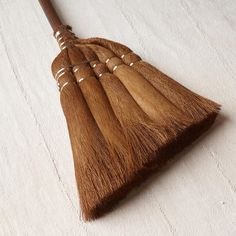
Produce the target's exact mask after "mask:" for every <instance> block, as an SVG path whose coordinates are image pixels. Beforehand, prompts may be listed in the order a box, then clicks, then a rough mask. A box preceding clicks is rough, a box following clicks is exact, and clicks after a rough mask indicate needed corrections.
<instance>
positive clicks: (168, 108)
mask: <svg viewBox="0 0 236 236" xmlns="http://www.w3.org/2000/svg"><path fill="white" fill-rule="evenodd" d="M89 47H90V48H91V49H92V50H93V51H94V52H95V53H96V54H97V55H98V57H99V59H100V60H101V62H103V63H104V62H106V60H107V58H111V59H110V60H109V62H108V63H107V66H108V68H109V70H111V71H113V74H114V75H116V76H117V78H119V80H120V81H121V82H122V83H123V85H124V86H125V87H126V88H127V90H128V91H129V93H130V94H131V96H132V97H133V98H134V100H135V101H136V102H137V103H138V105H139V106H140V107H141V108H142V110H143V111H144V112H145V113H146V114H147V115H148V116H149V117H150V118H151V119H152V120H153V121H155V123H156V124H158V126H160V127H163V129H162V130H163V131H164V134H163V136H167V137H168V138H169V140H172V139H173V138H175V137H177V135H179V134H180V133H181V132H184V131H185V130H186V128H188V127H189V126H190V125H191V122H190V120H189V119H188V117H186V116H185V115H184V114H183V113H182V112H181V111H180V110H179V109H178V108H176V107H175V105H174V104H172V103H171V102H170V101H169V100H168V99H167V98H166V97H165V96H163V95H162V94H161V93H160V92H159V91H158V90H157V89H155V88H154V87H153V86H152V85H151V84H150V83H149V82H148V81H147V80H146V79H145V78H144V77H143V76H142V75H141V74H139V73H138V72H136V71H135V70H133V69H132V67H131V66H127V65H125V64H124V63H122V61H121V60H120V59H119V58H118V57H116V56H115V55H114V54H113V53H112V52H111V51H110V50H108V49H106V48H103V47H101V46H98V45H92V44H90V45H89ZM114 68H116V69H115V70H114ZM160 132H161V131H160Z"/></svg>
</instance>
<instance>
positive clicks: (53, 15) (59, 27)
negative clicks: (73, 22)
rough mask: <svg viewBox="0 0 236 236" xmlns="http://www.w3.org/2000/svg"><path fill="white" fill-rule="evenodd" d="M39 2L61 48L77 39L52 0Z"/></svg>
mask: <svg viewBox="0 0 236 236" xmlns="http://www.w3.org/2000/svg"><path fill="white" fill-rule="evenodd" d="M39 3H40V5H41V7H42V9H43V11H44V13H45V15H46V17H47V19H48V21H49V23H50V25H51V27H52V29H53V31H54V36H55V38H56V39H57V41H58V44H59V46H60V48H61V49H63V48H65V47H66V44H67V46H68V44H69V43H70V42H72V41H73V40H75V39H77V37H76V36H75V34H74V33H73V32H72V31H71V30H72V29H71V27H70V26H68V25H64V24H63V23H62V21H61V19H60V18H59V16H58V14H57V12H56V10H55V8H54V7H53V5H52V3H51V1H50V0H39Z"/></svg>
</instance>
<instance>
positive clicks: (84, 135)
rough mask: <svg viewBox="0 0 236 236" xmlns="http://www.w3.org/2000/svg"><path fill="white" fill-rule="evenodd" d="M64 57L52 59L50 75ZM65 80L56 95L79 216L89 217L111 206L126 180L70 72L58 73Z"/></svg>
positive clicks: (63, 62)
mask: <svg viewBox="0 0 236 236" xmlns="http://www.w3.org/2000/svg"><path fill="white" fill-rule="evenodd" d="M68 61H69V57H68V54H67V50H64V51H62V52H61V53H60V54H59V56H58V57H57V58H56V59H55V60H54V62H53V65H52V70H53V73H54V75H55V73H56V72H57V71H59V70H60V68H61V67H67V66H68V65H69V64H68V63H67V62H68ZM67 64H68V65H67ZM67 82H68V84H67V85H66V86H65V87H64V88H63V89H62V90H61V96H60V99H61V105H62V108H63V111H64V114H65V117H66V121H67V125H68V130H69V135H70V140H71V146H72V151H73V158H74V167H75V175H76V180H77V185H78V190H79V195H80V203H81V208H82V213H83V218H84V219H85V220H90V219H94V218H95V217H96V215H100V214H102V213H103V211H104V210H103V206H106V208H107V207H108V206H110V205H111V206H112V205H113V204H112V201H113V199H114V200H115V199H116V196H119V195H121V194H123V195H124V194H125V193H126V192H125V189H126V185H127V184H130V182H129V180H128V177H127V176H128V173H127V172H126V171H125V168H124V166H125V164H124V160H121V158H118V155H117V154H116V155H115V154H114V153H113V152H111V151H110V148H111V147H110V146H109V145H108V144H107V142H106V141H105V139H104V137H103V135H102V133H101V131H100V129H99V127H98V126H97V124H96V121H95V120H94V118H93V116H92V114H91V112H90V110H89V108H88V105H87V103H86V101H85V99H84V96H83V94H82V92H81V90H80V88H79V87H78V85H77V83H76V80H75V77H74V76H73V75H72V73H70V72H66V73H65V74H64V75H62V76H61V77H60V80H59V83H60V86H61V88H62V86H63V85H64V84H65V83H67ZM98 209H99V210H98Z"/></svg>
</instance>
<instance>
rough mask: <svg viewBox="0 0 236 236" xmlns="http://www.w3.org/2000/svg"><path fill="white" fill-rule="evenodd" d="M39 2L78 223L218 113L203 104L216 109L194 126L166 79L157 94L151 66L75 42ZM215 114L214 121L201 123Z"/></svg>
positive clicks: (101, 45) (113, 46)
mask: <svg viewBox="0 0 236 236" xmlns="http://www.w3.org/2000/svg"><path fill="white" fill-rule="evenodd" d="M39 2H40V4H41V6H42V8H43V9H44V11H45V14H46V15H47V18H48V20H49V22H50V24H51V26H52V28H53V31H54V35H55V37H56V39H57V41H58V43H59V46H60V48H61V52H60V53H59V55H58V56H57V57H56V59H55V60H54V61H53V63H52V72H53V75H54V78H55V79H56V81H57V83H58V86H59V90H60V99H61V104H62V108H63V111H64V114H65V117H66V120H67V125H68V130H69V135H70V140H71V146H72V151H73V158H74V167H75V175H76V180H77V185H78V190H79V195H80V204H81V208H82V213H83V218H84V219H85V220H90V219H94V218H96V217H98V216H100V215H102V214H103V213H105V212H106V211H107V210H108V209H109V208H111V207H112V206H113V205H114V203H116V202H117V201H118V200H120V199H121V198H122V197H124V196H125V195H126V194H127V192H128V191H129V189H131V187H132V186H134V185H135V184H137V183H138V182H139V181H140V180H141V178H140V177H142V176H143V175H144V174H145V175H146V174H147V173H148V172H150V167H152V166H153V165H154V164H156V165H158V164H160V163H161V162H163V160H165V159H167V158H168V157H170V156H172V155H173V154H174V153H176V152H177V151H179V150H181V149H182V148H183V147H185V146H186V145H187V144H188V143H190V142H192V141H193V140H194V139H196V138H197V137H198V136H199V135H200V134H201V133H202V132H203V131H204V130H206V129H207V128H209V126H210V124H211V123H213V121H214V119H215V116H216V114H217V112H218V109H219V108H218V105H217V104H215V103H213V102H210V101H209V100H206V101H209V104H211V105H212V106H213V105H214V106H215V107H216V108H215V110H214V109H211V107H209V108H207V107H204V109H205V110H204V111H205V113H203V117H201V118H200V119H199V120H198V121H196V120H195V119H194V117H193V116H191V115H189V114H185V111H184V109H182V107H181V106H180V105H179V103H178V102H176V101H175V99H179V98H178V96H175V97H174V98H175V99H173V98H172V97H171V95H170V96H169V97H168V96H167V95H168V94H169V93H170V92H169V90H170V91H171V89H170V88H169V87H168V86H165V83H166V82H165V80H166V78H165V79H161V81H162V83H163V84H164V85H163V86H162V87H161V88H160V89H159V87H158V84H157V85H156V84H155V83H154V82H153V81H155V80H156V74H157V72H156V71H155V70H156V69H155V68H152V67H151V66H149V65H147V64H145V63H143V66H142V69H141V70H139V71H138V69H137V68H136V67H134V65H135V64H137V63H138V62H139V57H138V56H136V55H135V54H133V53H132V52H131V51H130V50H129V49H128V48H127V47H125V46H123V45H121V44H117V43H114V42H112V41H107V40H104V39H98V38H95V39H87V40H79V39H78V38H77V37H76V36H75V35H74V33H72V32H71V27H69V26H65V25H63V24H62V23H61V21H60V19H59V17H58V16H57V14H56V12H55V10H54V9H53V7H52V5H51V3H50V1H48V0H39ZM133 59H135V60H133ZM137 67H138V66H137ZM140 68H141V67H140ZM145 70H147V71H145ZM163 76H164V75H163ZM160 77H162V74H161V76H160ZM98 79H99V80H98ZM167 84H169V82H167ZM174 85H175V86H176V88H177V90H178V94H180V97H181V96H182V97H181V99H183V103H184V102H185V101H184V99H186V98H185V96H186V97H188V98H192V97H191V92H190V91H188V90H187V91H188V93H187V92H185V94H182V93H181V91H182V90H181V89H179V87H180V88H182V87H181V85H178V84H175V83H174ZM177 85H178V86H179V87H178V86H177ZM172 89H174V86H173V88H172ZM184 89H185V88H184ZM184 89H183V90H184ZM162 90H163V91H162ZM164 90H167V91H164ZM184 91H185V90H184ZM192 95H193V99H194V98H195V97H198V98H201V97H199V96H198V95H195V94H193V93H192ZM170 97H171V98H170ZM202 99H203V98H202ZM180 104H181V101H180ZM190 104H191V103H190ZM200 105H201V104H200ZM200 105H199V104H197V103H196V104H194V103H193V105H192V106H193V107H192V108H191V109H192V110H195V108H194V106H196V107H197V108H196V110H197V111H198V108H199V106H200ZM200 110H201V109H200ZM212 111H214V112H215V113H214V114H215V115H214V116H212V118H211V121H208V122H206V120H207V119H208V118H209V117H210V114H211V112H212ZM204 122H205V123H204ZM202 123H204V125H203V124H202ZM203 126H204V128H203Z"/></svg>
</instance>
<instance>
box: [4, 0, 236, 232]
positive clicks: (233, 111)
mask: <svg viewBox="0 0 236 236" xmlns="http://www.w3.org/2000/svg"><path fill="white" fill-rule="evenodd" d="M54 3H55V4H57V6H58V10H59V12H60V13H61V14H62V15H63V17H64V20H65V22H67V23H69V24H71V25H72V26H73V29H74V31H75V32H76V33H78V34H79V35H80V36H81V37H89V36H102V37H106V38H110V39H113V40H117V41H120V42H123V43H125V44H127V45H129V46H130V47H131V48H132V49H133V50H134V51H136V52H138V53H139V54H140V55H141V56H142V57H143V58H144V59H146V60H148V61H150V62H151V63H153V64H154V65H156V66H157V67H158V68H160V69H161V70H163V71H164V72H165V73H167V74H168V75H170V76H172V77H173V78H175V79H176V80H178V81H180V82H181V83H183V84H184V85H186V86H188V87H189V88H191V89H193V90H194V91H196V92H198V93H200V94H202V95H204V96H207V97H209V98H211V99H213V100H216V101H218V102H219V103H221V104H222V105H223V109H222V112H221V115H220V116H219V118H218V120H217V122H216V124H215V125H214V128H212V130H211V131H210V132H208V133H207V134H206V135H205V136H204V137H202V138H201V139H200V140H199V141H198V142H196V143H195V144H194V145H192V146H191V147H190V148H188V149H187V150H186V151H184V152H183V153H181V154H180V158H179V159H178V160H177V161H176V162H175V163H174V164H172V165H171V167H170V168H168V169H167V170H165V171H163V172H162V173H160V174H158V175H156V176H153V177H152V178H151V179H150V180H149V181H148V182H146V183H145V184H144V185H142V186H141V187H140V188H139V189H138V190H136V191H135V192H133V193H132V194H131V195H130V196H129V197H128V198H127V199H126V200H125V201H123V202H122V203H121V204H119V206H118V207H117V208H116V210H114V211H113V212H111V213H110V214H108V215H106V216H105V217H103V218H101V219H99V220H97V221H95V222H91V223H83V222H82V221H81V219H80V208H79V203H78V199H77V194H76V185H75V180H74V173H73V163H72V157H71V151H70V143H69V138H68V134H67V128H66V123H65V120H64V117H63V114H62V110H61V107H60V103H59V93H58V91H57V88H56V85H55V82H54V81H53V79H52V76H51V72H50V64H51V61H52V60H53V58H54V57H55V56H56V54H57V53H58V47H57V45H56V42H55V41H54V39H53V37H52V34H51V29H50V27H49V25H48V23H47V21H46V19H45V17H44V15H43V13H42V11H41V9H40V6H39V4H38V2H37V1H36V0H34V1H28V0H14V1H7V0H0V55H1V57H0V77H1V82H0V112H1V115H0V235H1V236H2V235H4V236H8V235H14V236H15V235H20V236H21V235H40V236H41V235H81V236H83V235H89V236H90V235H114V236H116V235H122V236H123V235H132V236H133V235H142V236H143V235H148V236H150V235H164V236H168V235H204V236H205V235H223V236H224V235H227V236H228V235H236V14H235V12H236V1H235V0H146V1H143V0H136V1H135V0H109V1H108V0H89V1H85V0H84V1H82V0H79V1H76V0H68V1H63V0H55V1H54Z"/></svg>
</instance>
